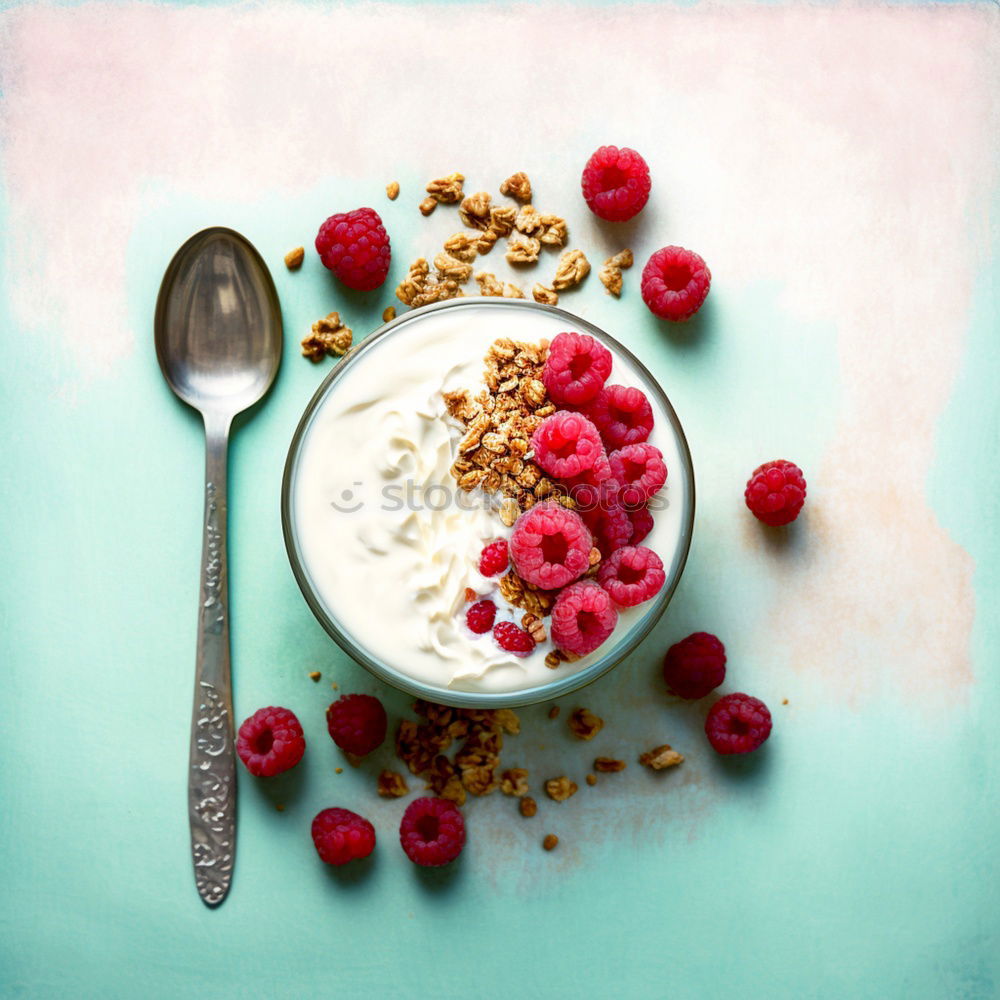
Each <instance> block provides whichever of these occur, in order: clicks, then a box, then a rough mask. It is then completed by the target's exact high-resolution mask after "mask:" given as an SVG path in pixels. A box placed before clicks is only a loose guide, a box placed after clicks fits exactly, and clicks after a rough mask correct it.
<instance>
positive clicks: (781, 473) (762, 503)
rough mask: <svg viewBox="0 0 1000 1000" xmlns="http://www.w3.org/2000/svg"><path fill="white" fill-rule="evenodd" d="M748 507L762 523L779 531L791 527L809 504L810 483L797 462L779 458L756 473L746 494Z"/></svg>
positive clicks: (760, 467) (750, 480)
mask: <svg viewBox="0 0 1000 1000" xmlns="http://www.w3.org/2000/svg"><path fill="white" fill-rule="evenodd" d="M743 497H744V499H745V500H746V503H747V506H748V507H749V508H750V510H752V511H753V516H754V517H756V518H757V520H758V521H763V522H764V523H765V524H769V525H771V527H772V528H776V527H778V526H779V525H782V524H790V523H791V522H792V521H794V520H795V519H796V518H797V517H798V516H799V511H800V510H802V505H803V504H804V503H805V502H806V481H805V477H804V476H803V475H802V470H801V469H800V468H799V467H798V466H797V465H795V464H794V463H793V462H786V461H785V460H784V459H783V458H779V459H778V460H777V461H776V462H765V463H764V464H763V465H761V466H758V467H757V468H756V469H754V471H753V475H752V476H751V477H750V479H749V480H748V481H747V488H746V490H745V491H744V493H743Z"/></svg>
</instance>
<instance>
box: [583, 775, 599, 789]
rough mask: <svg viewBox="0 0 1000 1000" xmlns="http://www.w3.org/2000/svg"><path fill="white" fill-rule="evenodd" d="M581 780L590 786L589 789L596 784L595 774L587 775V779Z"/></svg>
mask: <svg viewBox="0 0 1000 1000" xmlns="http://www.w3.org/2000/svg"><path fill="white" fill-rule="evenodd" d="M583 780H584V781H586V782H587V784H588V785H590V787H591V788H593V787H594V785H596V784H597V775H596V774H588V775H587V777H586V778H584V779H583Z"/></svg>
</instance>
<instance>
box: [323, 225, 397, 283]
mask: <svg viewBox="0 0 1000 1000" xmlns="http://www.w3.org/2000/svg"><path fill="white" fill-rule="evenodd" d="M316 252H317V253H318V254H319V256H320V259H321V260H322V261H323V265H324V266H325V267H328V268H329V269H330V270H331V271H333V273H334V274H335V275H336V276H337V277H338V278H339V279H340V280H341V281H342V282H343V283H344V284H345V285H347V287H348V288H356V289H357V290H358V291H361V292H370V291H371V290H372V289H373V288H378V286H379V285H381V284H382V282H383V281H385V276H386V275H387V274H388V273H389V260H390V259H391V257H392V251H391V250H390V248H389V235H388V233H386V231H385V226H383V225H382V220H381V218H379V214H378V212H376V211H375V210H374V209H373V208H357V209H355V210H354V211H353V212H340V213H338V214H337V215H331V216H330V218H329V219H327V220H326V222H324V223H323V225H322V226H320V227H319V233H318V234H317V235H316Z"/></svg>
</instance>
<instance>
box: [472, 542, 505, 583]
mask: <svg viewBox="0 0 1000 1000" xmlns="http://www.w3.org/2000/svg"><path fill="white" fill-rule="evenodd" d="M507 562H508V559H507V539H506V538H501V539H499V540H497V541H495V542H490V544H489V545H487V546H486V548H485V549H483V553H482V555H481V556H480V557H479V572H480V573H482V574H483V576H496V575H497V574H498V573H502V572H503V571H504V570H505V569H506V568H507Z"/></svg>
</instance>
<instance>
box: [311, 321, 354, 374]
mask: <svg viewBox="0 0 1000 1000" xmlns="http://www.w3.org/2000/svg"><path fill="white" fill-rule="evenodd" d="M353 339H354V334H353V333H352V331H351V328H350V327H349V326H344V324H343V322H341V319H340V313H337V312H332V313H330V314H329V315H328V316H326V317H325V318H324V319H318V320H316V322H315V323H313V325H312V333H311V334H309V336H308V337H306V338H305V340H303V341H302V354H303V355H304V356H305V357H307V358H308V359H309V360H310V361H313V362H318V361H322V360H323V358H325V357H326V356H327V355H328V354H332V355H334V356H335V357H341V356H342V355H344V354H346V353H347V352H348V351H349V350H350V349H351V342H352V341H353Z"/></svg>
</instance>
